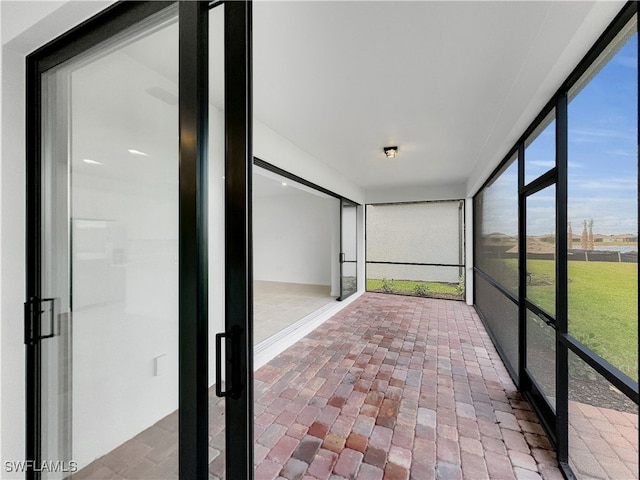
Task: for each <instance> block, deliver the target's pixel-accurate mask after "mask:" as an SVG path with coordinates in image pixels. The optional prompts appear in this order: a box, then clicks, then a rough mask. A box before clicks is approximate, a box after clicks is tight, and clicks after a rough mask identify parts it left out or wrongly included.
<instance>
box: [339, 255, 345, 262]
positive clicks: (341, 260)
mask: <svg viewBox="0 0 640 480" xmlns="http://www.w3.org/2000/svg"><path fill="white" fill-rule="evenodd" d="M345 261H346V256H345V254H344V253H341V254H340V263H344V262H345Z"/></svg>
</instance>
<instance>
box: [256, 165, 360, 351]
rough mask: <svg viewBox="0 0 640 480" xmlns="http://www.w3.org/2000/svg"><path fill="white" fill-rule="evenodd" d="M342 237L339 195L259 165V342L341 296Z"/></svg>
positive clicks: (257, 229)
mask: <svg viewBox="0 0 640 480" xmlns="http://www.w3.org/2000/svg"><path fill="white" fill-rule="evenodd" d="M350 210H351V211H353V210H355V209H353V208H351V209H350ZM339 242H340V201H339V200H338V199H337V198H334V197H331V196H329V195H327V194H325V193H322V192H320V191H318V190H315V189H313V188H310V187H308V186H306V185H303V184H301V183H298V182H295V181H293V180H290V179H288V178H286V177H283V176H281V175H278V174H276V173H273V172H271V171H268V170H266V169H263V168H259V167H254V170H253V277H254V283H253V289H254V306H253V308H254V319H253V321H254V344H256V345H258V344H259V343H261V342H263V341H264V340H267V339H268V338H271V337H273V336H274V335H276V334H278V333H279V332H284V331H285V329H287V328H288V327H290V326H292V325H294V324H295V323H296V322H298V321H300V320H302V319H305V318H308V317H309V316H312V315H314V314H315V313H316V312H318V310H320V309H321V308H322V307H324V306H326V305H327V304H329V303H332V302H334V301H335V300H336V298H337V297H338V296H339V293H340V276H339V274H340V272H339V263H338V260H339V253H340V250H339V248H340V244H339Z"/></svg>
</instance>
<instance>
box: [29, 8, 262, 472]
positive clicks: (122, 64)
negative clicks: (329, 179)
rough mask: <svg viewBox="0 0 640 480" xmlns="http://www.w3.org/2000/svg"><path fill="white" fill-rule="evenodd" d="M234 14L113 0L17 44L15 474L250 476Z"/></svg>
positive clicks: (244, 225) (244, 137) (246, 92)
mask: <svg viewBox="0 0 640 480" xmlns="http://www.w3.org/2000/svg"><path fill="white" fill-rule="evenodd" d="M250 12H251V4H250V3H248V2H231V3H228V4H222V3H215V4H213V5H212V7H211V6H210V4H209V2H119V3H117V4H115V5H113V6H112V7H110V8H108V9H107V10H105V11H104V12H102V13H101V14H99V15H98V16H96V17H94V18H92V19H90V20H88V21H87V22H85V23H84V24H82V25H80V26H79V27H77V28H74V29H73V30H71V31H70V32H69V33H67V34H64V35H63V36H61V37H59V38H58V39H56V40H54V41H53V42H51V43H50V44H48V45H46V46H45V47H43V48H41V49H39V50H37V51H36V52H34V53H32V54H31V55H30V56H29V57H27V92H28V94H27V129H28V131H27V136H28V141H27V145H28V146H27V198H28V202H27V219H28V220H27V223H28V224H27V242H28V244H27V299H26V303H25V345H26V370H27V383H26V390H27V391H26V416H27V425H26V427H27V428H26V460H27V462H26V464H25V472H24V473H25V476H26V478H29V479H39V478H41V479H63V478H67V477H69V475H72V474H73V478H167V479H170V478H181V479H207V478H224V477H225V476H226V478H251V477H252V475H253V472H252V463H253V462H252V458H253V453H252V438H251V437H252V410H251V404H252V398H251V397H252V395H251V385H252V382H251V371H252V365H251V358H250V357H249V354H250V352H251V344H252V339H251V326H250V324H251V318H250V313H249V312H251V305H250V290H249V285H250V284H251V277H250V275H251V273H250V272H251V265H250V258H251V256H250V255H249V254H248V246H249V242H248V239H249V238H250V218H251V217H250V215H249V212H250V205H249V198H250V196H249V192H250V190H249V188H248V182H249V181H250V178H251V175H250V173H251V165H252V153H251V135H250V133H251V132H250V127H249V125H250V118H251V117H250V116H251V105H250V96H251V81H250V71H251V70H250V48H251V35H250V32H251V29H250V21H251V15H250ZM212 42H215V44H216V48H215V49H211V48H209V45H210V44H211V43H212ZM216 53H219V55H217V56H216ZM210 71H212V72H214V73H213V74H211V75H210V74H209V72H210ZM218 72H223V73H221V74H220V75H218ZM213 81H216V82H218V83H219V85H216V86H215V88H214V86H213V85H211V84H210V83H209V82H213ZM220 84H221V85H220ZM210 91H215V92H218V91H219V92H221V95H220V97H222V98H221V99H216V102H217V104H216V103H212V105H216V106H217V108H218V109H219V110H217V111H216V112H217V113H219V112H223V113H221V119H222V121H219V122H218V121H213V122H209V119H210V115H214V113H210V112H209V110H210V107H209V105H210V102H209V92H210ZM220 103H223V105H220ZM211 108H213V107H211ZM217 113H216V114H217ZM209 124H211V126H210V125H209ZM209 138H213V139H214V142H215V145H214V147H215V148H209ZM218 146H219V148H217V147H218ZM209 164H215V165H216V166H217V167H216V168H218V166H219V168H220V169H222V171H223V172H224V175H225V177H226V179H227V180H226V182H222V183H220V182H215V183H211V184H210V177H209V175H208V166H209ZM225 177H223V178H225ZM218 178H219V177H218ZM208 190H210V191H211V192H208ZM223 191H224V195H223ZM212 201H215V202H218V204H219V205H218V204H216V205H215V206H214V207H215V208H220V209H221V211H224V213H225V215H224V216H225V218H226V219H227V220H226V223H225V224H224V226H222V224H221V225H220V226H218V225H215V226H214V227H217V231H215V232H213V228H212V231H211V232H208V225H207V223H208V218H209V217H208V211H209V207H210V206H211V202H212ZM223 229H224V232H222V231H221V230H223ZM208 233H215V235H216V236H217V237H219V238H221V239H222V240H220V242H224V237H225V236H226V238H227V241H226V244H227V248H226V252H222V253H221V252H219V251H218V250H215V254H216V255H217V258H212V260H213V261H215V262H216V264H217V265H220V266H221V267H220V268H221V269H222V268H224V269H225V271H226V285H227V288H226V293H225V295H226V297H227V298H225V303H226V305H227V309H226V312H225V314H224V315H219V316H216V317H217V318H212V319H211V320H210V319H209V318H208V306H209V303H208V283H207V275H208V271H209V262H208V260H209V259H208V245H209V241H208ZM229 238H232V239H233V242H229ZM225 253H226V255H225ZM225 258H226V262H225ZM216 288H221V286H220V285H216ZM223 311H224V310H223ZM223 317H224V318H223ZM218 332H219V335H218V337H219V338H220V340H221V341H220V342H219V343H218V346H219V351H216V350H215V346H216V342H215V341H213V338H214V335H215V334H216V333H218ZM210 338H211V340H210ZM223 353H224V354H223ZM215 359H218V362H219V364H218V365H217V366H218V368H214V367H213V365H215V362H214V360H215ZM210 360H211V364H212V368H209V365H210ZM214 370H215V371H214ZM216 373H217V375H216ZM214 383H215V384H216V385H213V384H214ZM216 392H217V394H218V396H219V397H225V398H224V399H222V400H217V399H216ZM212 430H215V432H212ZM225 432H226V433H225ZM225 435H226V436H225ZM210 439H212V440H210ZM211 442H213V444H212V443H211ZM215 458H217V461H216V460H215ZM225 458H226V462H225V461H224V460H225ZM210 460H213V461H212V462H211V463H210Z"/></svg>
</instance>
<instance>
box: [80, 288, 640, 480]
mask: <svg viewBox="0 0 640 480" xmlns="http://www.w3.org/2000/svg"><path fill="white" fill-rule="evenodd" d="M581 406H582V404H580V405H578V406H573V407H572V408H573V409H575V411H574V413H573V417H574V418H584V419H585V420H586V421H594V420H595V421H601V420H602V418H600V416H602V417H606V418H609V417H607V412H603V411H602V409H596V410H599V411H596V410H593V407H589V406H587V407H588V408H586V409H583V408H582V407H581ZM580 414H582V415H583V417H578V416H579V415H580ZM223 415H224V408H223V403H222V402H221V401H220V400H219V399H217V398H216V397H215V396H214V395H213V393H212V398H211V403H210V423H209V424H210V435H211V437H210V448H209V452H210V465H209V471H210V478H211V479H217V478H222V477H223V476H224V475H223V472H224V454H223V453H222V452H223V449H224V431H223V424H224V421H223ZM611 415H612V414H609V416H610V417H611V418H610V419H617V420H616V422H618V424H619V423H620V422H622V421H623V420H624V421H625V422H628V423H629V424H626V425H624V426H626V427H629V425H631V428H633V422H634V421H635V438H636V443H635V446H634V445H633V442H631V441H630V442H629V445H631V447H629V448H631V449H633V448H635V453H634V451H633V450H631V451H627V452H625V453H624V455H625V456H628V457H629V460H632V459H633V458H635V459H636V461H637V458H638V454H637V451H638V450H637V416H636V417H635V420H634V418H629V419H627V418H626V417H625V418H624V419H621V418H622V417H618V416H615V415H613V416H611ZM614 417H615V418H614ZM612 421H613V420H612ZM176 426H177V425H176V416H175V414H172V415H169V416H168V417H166V418H164V419H163V420H161V421H160V422H158V423H157V424H156V425H154V426H152V427H150V428H149V429H147V430H145V431H144V432H142V433H141V434H139V435H138V436H136V437H135V438H133V439H132V440H130V441H128V442H127V443H125V444H123V445H122V446H120V447H118V449H116V450H115V451H113V452H111V453H110V454H108V455H106V456H104V457H102V458H100V459H98V460H96V461H95V462H93V463H92V464H91V465H89V466H88V467H86V468H85V469H83V470H82V471H81V472H80V473H79V474H76V475H74V477H73V478H74V479H89V478H90V479H98V478H100V479H102V478H114V479H122V478H126V479H134V478H145V479H149V478H156V479H169V478H177V474H176V470H177V459H176V458H177V453H176V446H175V441H174V442H173V443H172V442H171V441H170V440H169V439H175V431H176ZM583 426H584V425H583ZM599 426H600V427H601V428H602V429H606V428H608V427H606V426H605V424H604V423H600V424H599ZM576 428H577V427H576ZM625 431H626V430H625ZM609 433H611V432H609ZM627 433H628V435H631V433H630V432H627ZM255 439H256V443H255V458H254V460H255V468H256V470H255V472H256V475H255V477H256V480H274V479H278V480H282V479H304V480H314V479H323V480H324V479H330V480H342V479H353V478H355V479H360V480H377V479H388V480H392V479H415V480H429V479H443V480H449V479H459V478H464V479H473V480H480V479H492V480H493V479H497V480H502V479H504V480H506V479H540V478H543V479H550V480H551V479H553V480H555V479H558V480H559V479H562V478H563V477H562V475H561V473H560V471H559V470H558V469H557V468H556V466H555V464H556V462H555V454H554V452H553V451H552V449H551V445H550V443H549V441H548V439H547V437H546V436H545V434H544V432H543V431H542V429H541V427H540V425H539V424H538V421H537V419H536V417H535V415H534V414H533V412H532V411H531V409H530V407H529V405H528V404H527V403H526V402H525V401H523V398H522V397H521V396H520V394H519V393H518V392H517V391H516V389H515V387H514V385H513V383H512V381H511V379H510V377H509V375H508V374H507V371H506V369H505V367H504V365H503V364H502V362H501V360H500V358H499V356H498V354H497V353H496V350H495V348H494V347H493V345H492V343H491V340H490V339H489V337H488V335H487V333H486V331H485V330H484V328H483V326H482V324H481V322H480V320H479V319H478V317H477V315H476V313H475V311H474V310H473V308H471V307H468V306H467V305H465V304H464V303H462V302H455V301H447V300H436V299H422V298H412V297H400V296H387V295H383V294H372V293H367V294H365V295H363V296H362V297H360V298H359V299H357V300H356V301H355V302H354V303H353V304H351V305H350V306H348V307H347V308H345V309H344V310H342V311H341V312H339V313H338V314H337V315H335V316H334V317H333V318H331V319H330V320H328V321H327V322H325V323H324V324H322V325H321V326H320V327H319V328H318V329H316V330H315V331H314V332H312V333H311V334H310V335H308V336H307V337H305V338H304V339H303V340H301V341H300V342H298V343H296V344H295V345H294V346H292V347H291V348H289V349H287V350H286V351H285V352H283V353H282V354H281V355H279V356H278V357H276V358H274V359H273V360H272V361H270V362H269V363H268V364H267V365H265V366H264V367H262V368H260V369H259V370H258V371H257V372H256V373H255ZM592 453H594V452H592ZM634 454H635V457H633V455H634ZM589 458H590V459H591V461H593V459H594V458H596V457H595V456H593V455H592V456H591V457H589ZM601 458H603V457H601V456H600V457H598V458H596V460H595V461H596V462H597V463H598V462H599V465H600V463H602V462H600V460H601ZM605 460H606V462H609V463H608V466H609V470H606V471H605V470H604V468H601V470H602V472H604V475H605V476H602V477H597V478H610V479H612V480H614V479H615V480H622V479H623V478H625V477H621V476H619V474H620V472H622V473H623V474H625V475H626V474H627V472H629V470H621V469H618V470H616V469H615V466H616V465H618V464H614V462H613V460H612V459H611V458H608V459H606V458H605ZM606 462H605V463H606ZM629 466H630V467H631V468H632V467H633V464H630V465H629ZM623 467H624V465H623ZM625 468H626V467H625ZM616 471H617V472H618V476H616V473H615V472H616ZM636 471H637V469H636ZM636 475H637V474H636ZM230 480H231V479H230Z"/></svg>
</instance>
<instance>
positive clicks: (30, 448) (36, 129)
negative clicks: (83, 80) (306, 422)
mask: <svg viewBox="0 0 640 480" xmlns="http://www.w3.org/2000/svg"><path fill="white" fill-rule="evenodd" d="M174 3H175V2H171V1H162V2H160V1H149V2H126V1H122V2H118V3H116V4H114V5H112V6H110V7H108V8H107V9H105V10H104V11H102V12H101V13H99V14H97V15H95V16H94V17H92V18H91V19H89V20H87V21H85V22H83V23H82V24H80V25H78V26H76V27H74V28H73V29H71V30H70V31H68V32H67V33H65V34H63V35H61V36H60V37H58V38H56V39H54V40H53V41H51V42H49V43H47V44H46V45H44V46H43V47H41V48H39V49H37V50H36V51H34V52H33V53H31V54H30V55H28V56H27V59H26V93H27V98H26V128H27V131H26V189H27V194H26V239H25V245H26V286H25V287H26V300H27V302H26V304H25V327H28V326H29V323H27V320H29V319H30V317H32V316H33V312H34V311H35V312H36V314H35V321H34V322H32V324H33V325H38V323H39V322H38V320H39V318H38V316H39V314H38V313H37V312H38V311H39V310H40V309H39V308H35V309H32V308H30V307H31V306H34V305H35V306H36V307H39V302H40V301H41V300H42V299H41V286H40V279H41V272H42V259H41V250H40V249H41V245H42V231H41V229H42V226H41V221H42V211H41V209H42V206H41V201H42V196H41V186H42V183H41V175H42V165H41V147H42V143H41V135H42V133H43V132H42V129H41V121H40V118H41V113H42V98H41V88H42V83H41V76H42V74H43V73H44V72H45V71H47V70H49V69H51V68H53V67H55V66H57V65H59V64H61V63H62V62H65V61H66V60H69V59H71V58H73V57H74V56H76V55H78V54H80V53H82V52H84V51H86V50H87V49H88V48H90V47H92V46H94V45H96V44H98V43H100V42H102V41H104V40H107V39H109V38H112V37H113V36H114V35H116V34H118V33H119V32H122V31H123V30H125V29H126V28H128V27H130V26H132V25H134V24H135V23H137V22H140V21H142V20H144V19H146V18H148V17H149V16H150V15H153V14H155V13H157V12H159V11H160V10H162V9H164V8H166V7H168V6H170V5H172V4H174ZM218 4H220V2H218V3H212V4H211V5H210V4H209V2H179V7H178V11H179V39H180V47H179V66H180V71H179V80H180V82H179V83H180V84H179V138H180V140H179V145H180V147H179V149H180V151H179V179H180V180H179V225H180V227H179V339H178V342H179V392H178V394H179V395H178V396H179V432H178V436H179V473H180V478H181V479H206V478H208V475H209V473H208V401H209V385H208V382H209V378H208V355H209V351H208V347H209V346H208V312H207V304H208V289H207V223H206V220H207V129H208V108H207V107H208V101H207V97H208V15H209V8H210V6H211V7H215V6H217V5H218ZM225 9H226V10H225V100H226V109H225V111H226V117H225V122H226V132H225V135H226V178H227V180H226V205H225V215H226V218H227V223H226V237H227V242H226V245H227V247H226V255H227V262H226V266H225V269H226V280H227V286H226V293H225V300H226V305H227V307H226V323H225V324H226V329H227V332H235V334H234V335H233V338H234V339H235V341H234V342H233V343H234V345H236V346H237V347H238V348H233V349H229V348H228V349H227V352H228V354H229V355H232V354H233V355H234V356H233V358H229V359H228V361H227V366H226V369H227V379H232V387H231V389H230V390H228V392H227V393H228V398H227V399H226V415H225V416H226V422H227V424H226V428H227V430H226V431H227V439H228V441H227V444H226V448H225V453H226V455H227V471H228V473H229V478H238V479H241V478H253V381H252V375H253V369H252V357H251V353H252V338H251V332H252V330H251V328H252V327H251V323H252V319H251V312H252V305H251V294H252V292H251V284H252V268H251V267H252V265H251V250H250V248H249V246H250V240H251V215H250V213H251V187H250V173H251V165H252V161H253V158H252V155H251V151H252V149H251V142H252V137H251V113H252V112H251V103H252V102H251V2H250V1H243V2H227V3H226V4H225ZM31 319H33V318H31ZM35 333H37V332H35ZM25 344H26V356H25V360H26V379H25V393H26V425H25V426H26V451H25V460H27V461H31V462H27V465H29V466H30V468H28V470H27V472H26V478H27V479H29V480H31V479H38V478H40V472H39V471H38V469H37V468H34V466H36V465H39V463H40V462H41V461H42V460H43V459H42V458H41V452H40V449H39V443H40V436H41V428H40V419H41V418H40V407H41V392H40V388H39V386H40V380H41V378H40V372H39V365H40V361H41V359H40V353H41V348H40V343H39V341H38V339H37V335H36V338H35V339H34V335H33V332H31V331H29V330H28V329H27V328H25ZM49 460H50V459H49Z"/></svg>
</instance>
